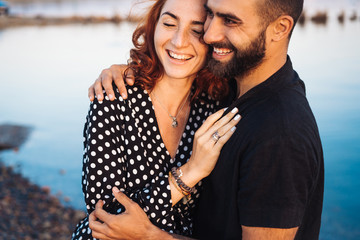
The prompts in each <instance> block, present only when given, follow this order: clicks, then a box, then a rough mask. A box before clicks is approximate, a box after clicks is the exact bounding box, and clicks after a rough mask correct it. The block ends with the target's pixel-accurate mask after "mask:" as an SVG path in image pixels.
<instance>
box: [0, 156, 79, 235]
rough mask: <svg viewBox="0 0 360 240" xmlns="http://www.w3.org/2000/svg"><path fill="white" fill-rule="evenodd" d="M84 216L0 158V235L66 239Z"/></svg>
mask: <svg viewBox="0 0 360 240" xmlns="http://www.w3.org/2000/svg"><path fill="white" fill-rule="evenodd" d="M84 216H85V213H84V212H83V211H80V210H75V209H72V208H70V207H64V206H63V205H62V204H61V203H60V201H59V199H57V198H56V197H54V196H52V195H51V194H50V193H49V190H48V189H42V188H40V187H39V186H37V185H35V184H33V183H31V182H30V181H29V180H28V179H26V178H24V177H22V176H21V175H20V174H19V173H17V172H16V171H15V170H14V169H13V168H12V167H7V166H5V165H4V164H3V163H1V162H0V239H8V240H12V239H14V240H15V239H22V240H30V239H39V240H42V239H43V240H47V239H57V240H61V239H70V237H71V234H72V231H73V230H74V228H75V225H76V224H77V223H78V222H79V220H80V219H82V218H83V217H84Z"/></svg>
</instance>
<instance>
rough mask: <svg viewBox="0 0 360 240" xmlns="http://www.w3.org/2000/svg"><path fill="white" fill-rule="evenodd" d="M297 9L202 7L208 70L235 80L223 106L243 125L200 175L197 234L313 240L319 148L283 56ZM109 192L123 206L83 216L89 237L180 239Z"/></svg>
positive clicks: (235, 1) (240, 2)
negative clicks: (230, 97) (113, 211)
mask: <svg viewBox="0 0 360 240" xmlns="http://www.w3.org/2000/svg"><path fill="white" fill-rule="evenodd" d="M302 7H303V1H301V0H298V1H286V0H208V2H207V4H206V5H205V9H206V11H207V12H208V16H207V20H206V23H205V35H204V40H205V42H206V43H207V44H209V45H210V47H211V49H212V56H211V59H210V60H209V64H208V67H209V69H211V70H212V71H213V73H214V74H216V75H218V76H221V77H226V78H229V79H232V78H234V79H235V80H236V84H237V96H236V98H235V101H233V103H232V104H231V106H230V107H229V109H232V108H233V107H237V108H238V109H239V112H240V114H241V115H242V121H241V123H240V124H238V127H237V131H236V132H235V133H234V135H233V136H232V138H231V139H230V140H229V141H228V142H227V143H226V144H225V145H224V147H223V150H222V152H221V155H220V157H219V160H218V162H217V165H216V167H215V169H214V170H213V172H212V173H211V175H210V176H209V177H208V178H207V179H205V180H204V190H203V192H202V195H201V198H200V202H199V204H198V206H199V207H198V209H197V212H196V216H195V220H194V237H195V238H200V239H244V240H248V239H259V240H261V239H270V240H271V239H305V240H312V239H318V236H319V229H320V222H321V212H322V201H323V188H324V179H323V178H324V165H323V164H324V163H323V153H322V147H321V142H320V137H319V134H318V129H317V126H316V122H315V119H314V117H313V114H312V112H311V109H310V107H309V105H308V102H307V100H306V97H305V87H304V84H303V82H302V81H301V80H300V78H299V77H298V75H297V73H296V72H295V71H294V70H293V68H292V64H291V61H290V58H289V57H288V56H287V50H288V44H289V40H290V36H291V33H292V31H293V28H294V25H295V23H296V21H297V19H298V18H299V16H300V14H301V11H302ZM95 84H96V85H99V82H97V83H95ZM100 89H101V88H97V90H96V92H97V95H98V94H100V91H101V90H100ZM105 89H106V91H107V93H108V95H109V93H110V94H111V91H112V90H111V89H108V88H106V87H105ZM92 94H93V93H92V89H90V96H91V97H93V96H92ZM100 95H101V94H100ZM112 96H114V95H112ZM100 98H101V96H100ZM114 195H115V196H116V198H117V199H118V200H119V201H120V202H121V203H122V204H123V205H124V206H125V208H126V209H127V212H125V213H124V214H122V215H118V216H115V215H110V214H107V213H106V212H104V211H103V210H101V203H98V205H97V208H96V210H95V211H94V212H93V213H92V214H91V216H90V218H91V221H90V227H91V228H92V229H93V236H94V237H98V238H104V239H177V238H181V237H178V236H171V235H170V234H167V233H165V232H163V231H161V230H159V229H157V228H156V227H154V226H152V225H151V223H150V222H149V221H148V220H147V218H146V215H145V214H144V213H143V212H142V210H141V209H140V208H139V207H138V206H137V205H136V204H135V203H133V202H132V201H131V200H129V199H128V198H127V197H126V196H124V195H123V194H121V193H119V192H117V191H115V192H114ZM97 218H99V219H100V220H101V221H103V223H100V222H97V221H96V219H97Z"/></svg>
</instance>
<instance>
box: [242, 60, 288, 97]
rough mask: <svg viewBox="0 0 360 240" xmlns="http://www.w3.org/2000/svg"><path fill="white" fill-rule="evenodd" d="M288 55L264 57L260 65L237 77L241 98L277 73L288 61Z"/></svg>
mask: <svg viewBox="0 0 360 240" xmlns="http://www.w3.org/2000/svg"><path fill="white" fill-rule="evenodd" d="M286 59H287V55H283V56H277V57H275V56H274V57H270V58H264V60H263V61H262V62H261V63H260V65H259V66H257V67H256V68H254V69H252V70H250V71H249V73H248V74H244V75H243V76H241V77H235V79H236V82H237V97H238V98H240V97H241V96H243V95H244V94H245V93H247V92H248V91H249V90H250V89H252V88H254V87H256V86H257V85H259V84H260V83H262V82H265V81H266V80H267V79H268V78H269V77H271V76H272V75H273V74H274V73H276V72H277V71H278V70H279V69H280V68H281V67H282V66H284V64H285V63H286Z"/></svg>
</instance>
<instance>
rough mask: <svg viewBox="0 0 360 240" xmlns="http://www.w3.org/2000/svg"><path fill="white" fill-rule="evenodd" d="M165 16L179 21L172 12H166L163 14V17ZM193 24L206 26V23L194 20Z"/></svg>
mask: <svg viewBox="0 0 360 240" xmlns="http://www.w3.org/2000/svg"><path fill="white" fill-rule="evenodd" d="M164 15H169V16H170V17H172V18H174V19H175V20H178V19H179V18H178V17H177V16H176V15H175V14H173V13H171V12H164V13H163V14H161V16H164ZM191 24H193V25H204V24H205V22H203V21H197V20H194V21H191Z"/></svg>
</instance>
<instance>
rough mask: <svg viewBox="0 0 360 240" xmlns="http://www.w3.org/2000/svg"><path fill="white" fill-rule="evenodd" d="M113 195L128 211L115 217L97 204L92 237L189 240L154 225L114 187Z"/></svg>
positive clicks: (93, 213) (113, 239)
mask: <svg viewBox="0 0 360 240" xmlns="http://www.w3.org/2000/svg"><path fill="white" fill-rule="evenodd" d="M113 194H114V196H115V198H116V200H117V201H118V202H120V203H121V204H122V205H123V206H124V207H125V209H126V211H125V212H124V213H121V214H119V215H113V214H110V213H107V212H106V211H104V210H103V209H102V206H103V202H102V201H99V202H98V203H97V204H96V207H95V210H94V211H93V212H92V213H91V214H90V216H89V227H90V228H91V230H92V236H93V237H95V238H99V239H103V240H120V239H146V240H158V239H163V240H173V239H188V240H190V239H191V238H187V237H184V236H180V235H176V234H170V233H167V232H165V231H162V230H161V229H159V228H158V227H156V226H155V225H153V224H152V223H151V222H150V220H149V219H148V217H147V216H146V214H145V212H144V211H143V210H142V209H141V208H140V206H139V205H138V204H136V203H135V202H133V201H132V200H131V199H129V198H128V197H127V196H126V195H125V194H123V193H121V192H119V190H118V189H117V188H116V187H114V188H113Z"/></svg>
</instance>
